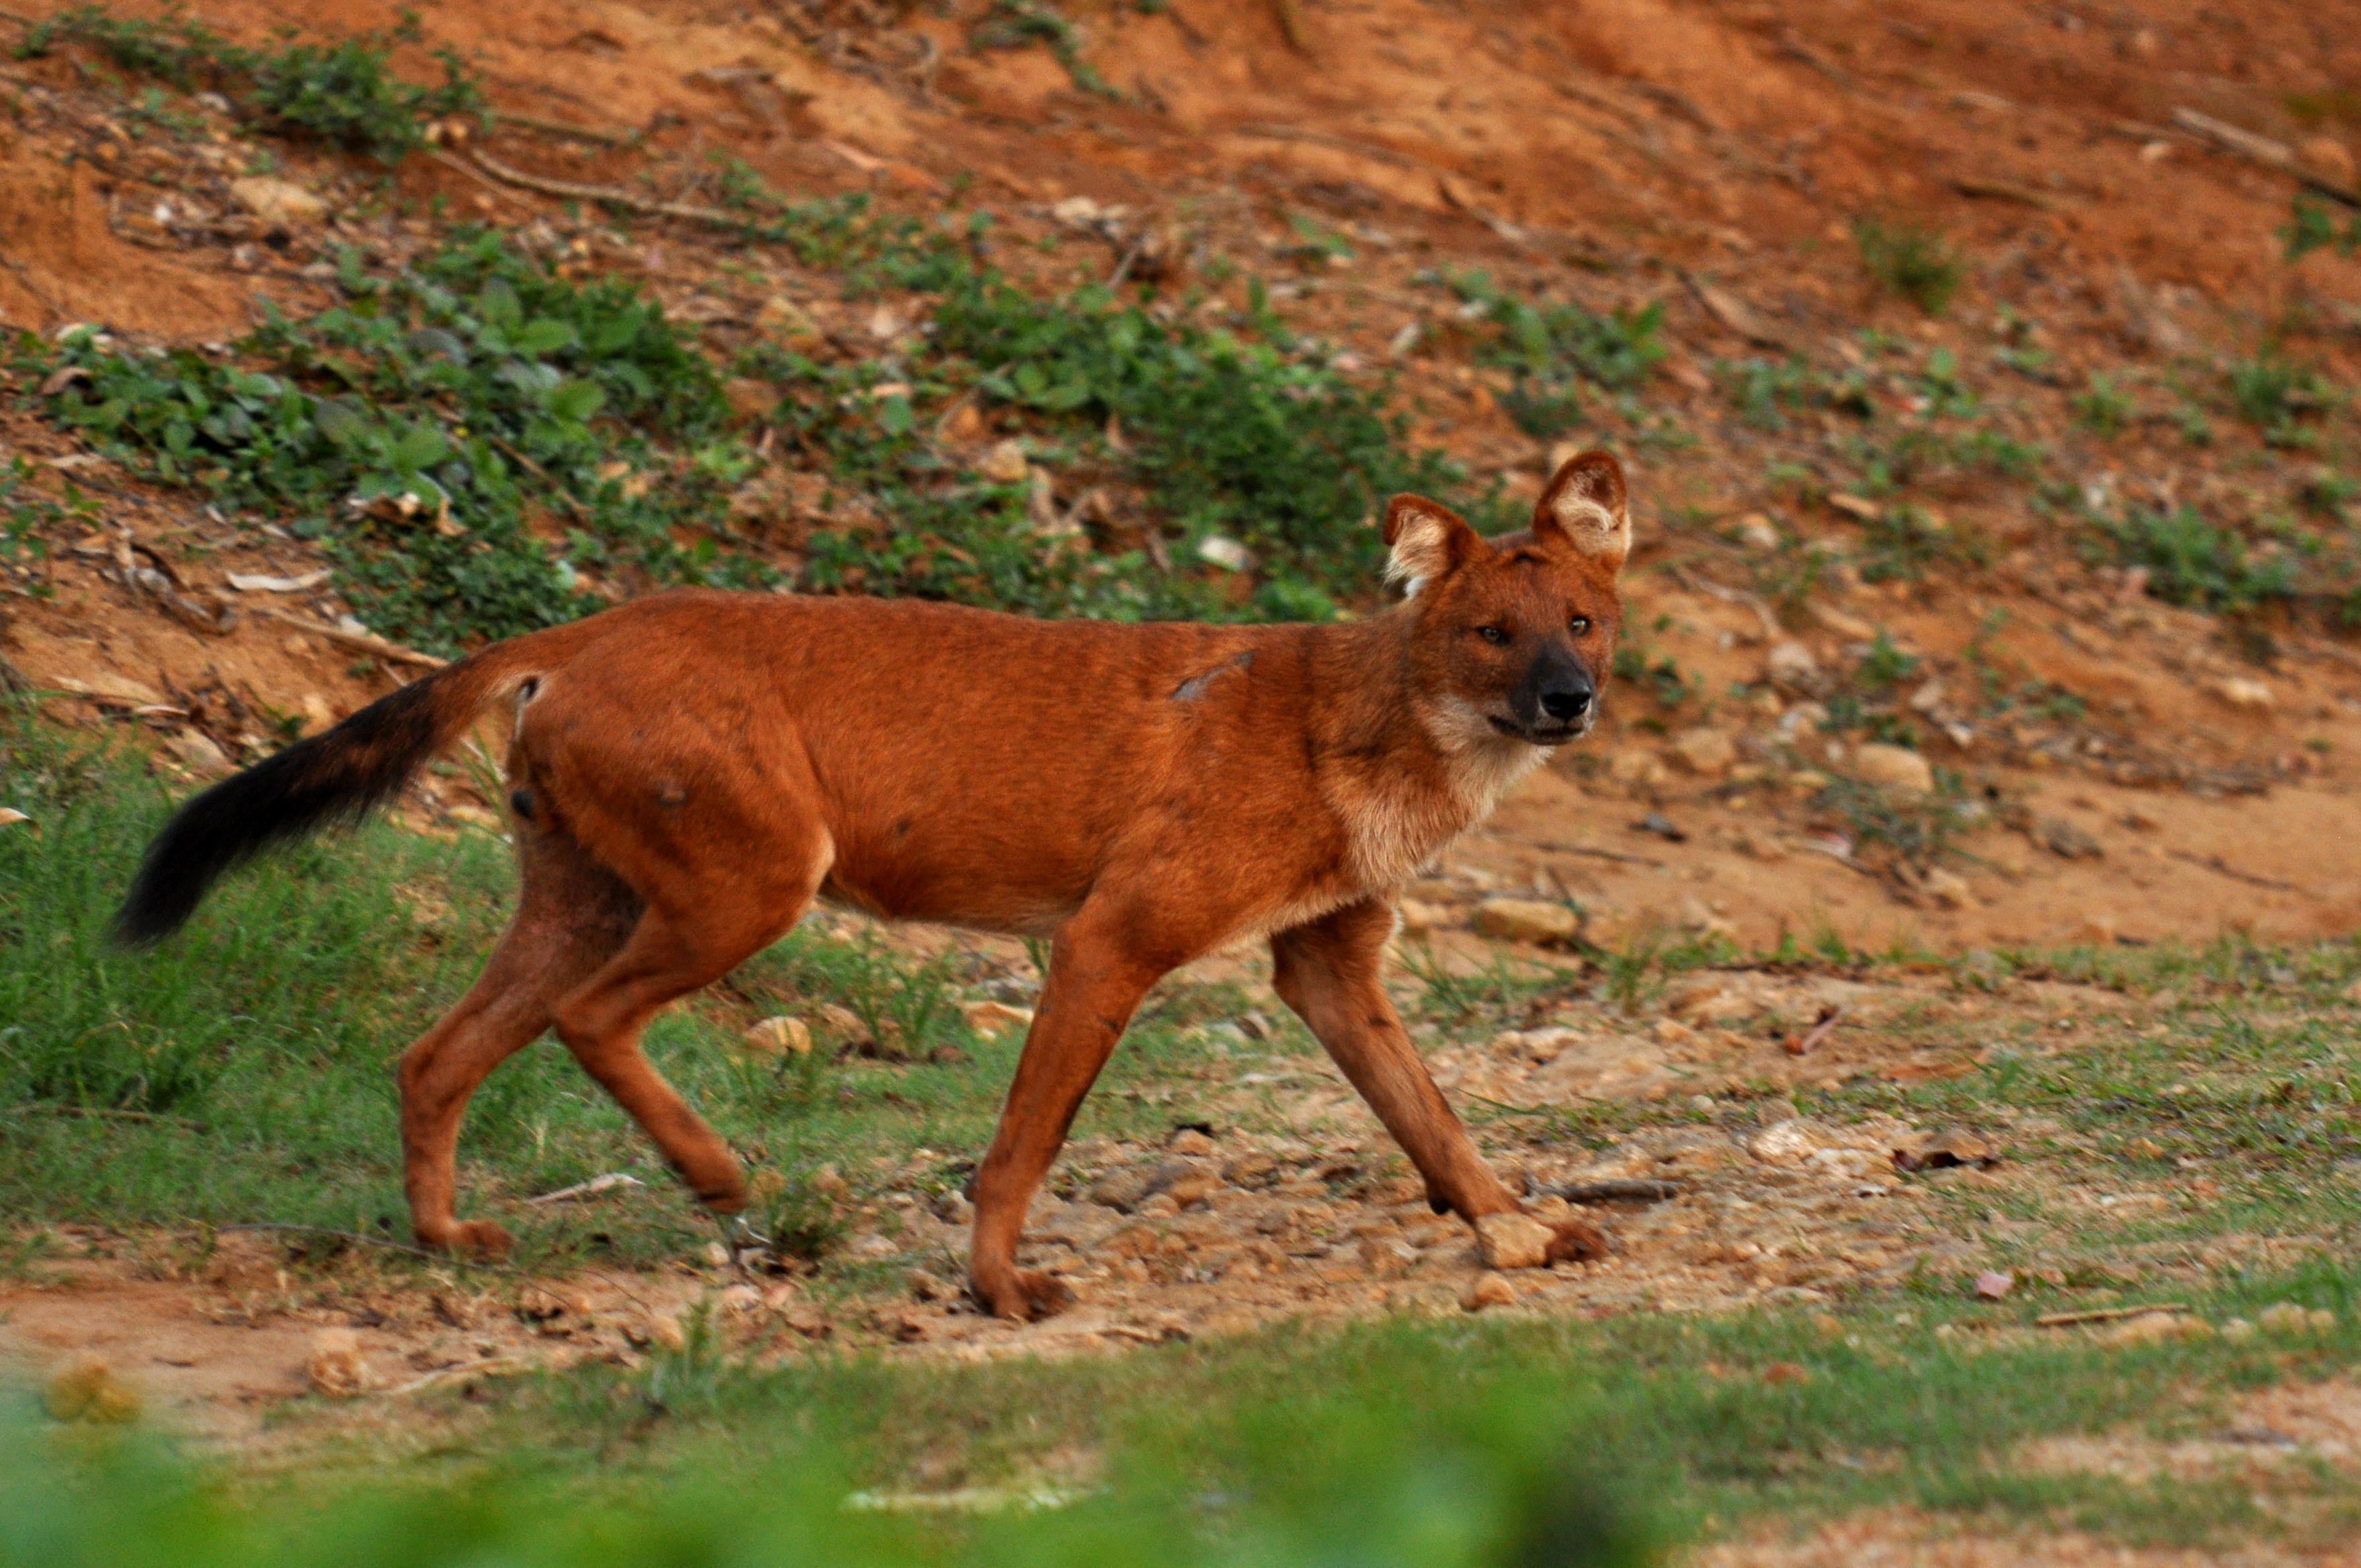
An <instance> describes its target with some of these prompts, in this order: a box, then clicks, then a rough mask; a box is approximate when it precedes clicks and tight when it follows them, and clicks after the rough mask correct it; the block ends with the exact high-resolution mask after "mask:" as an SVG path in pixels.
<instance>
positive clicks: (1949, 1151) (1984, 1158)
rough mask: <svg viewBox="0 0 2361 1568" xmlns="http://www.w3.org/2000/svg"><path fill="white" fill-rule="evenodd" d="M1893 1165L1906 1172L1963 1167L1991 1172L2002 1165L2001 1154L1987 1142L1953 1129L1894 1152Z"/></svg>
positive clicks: (1972, 1134) (1968, 1133)
mask: <svg viewBox="0 0 2361 1568" xmlns="http://www.w3.org/2000/svg"><path fill="white" fill-rule="evenodd" d="M1999 1163H2000V1151H1999V1150H1998V1149H1995V1148H1994V1147H1993V1146H1992V1144H1991V1142H1990V1141H1989V1140H1988V1139H1985V1138H1982V1137H1980V1136H1978V1135H1976V1134H1974V1133H1971V1132H1966V1131H1963V1130H1960V1129H1958V1128H1953V1129H1949V1130H1947V1131H1945V1132H1940V1133H1938V1134H1936V1135H1934V1136H1933V1137H1931V1138H1928V1139H1927V1141H1926V1142H1924V1143H1921V1144H1918V1145H1916V1146H1904V1147H1902V1148H1897V1149H1895V1150H1894V1165H1895V1167H1896V1168H1900V1169H1903V1170H1946V1169H1949V1168H1953V1167H1957V1166H1963V1165H1968V1166H1974V1167H1976V1168H1979V1169H1990V1168H1992V1167H1993V1166H1995V1165H1998V1164H1999Z"/></svg>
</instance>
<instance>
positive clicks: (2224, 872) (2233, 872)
mask: <svg viewBox="0 0 2361 1568" xmlns="http://www.w3.org/2000/svg"><path fill="white" fill-rule="evenodd" d="M2165 853H2166V854H2168V855H2169V856H2171V857H2172V858H2173V859H2174V860H2176V861H2187V862H2188V863H2189V864H2191V865H2192V866H2200V867H2202V868H2203V869H2204V870H2206V871H2209V872H2213V874H2214V875H2216V876H2225V877H2228V878H2229V879H2230V880H2231V881H2232V882H2242V883H2246V885H2247V886H2248V887H2267V888H2269V889H2270V890H2271V891H2272V892H2273V893H2301V892H2302V891H2303V889H2302V888H2301V887H2298V886H2297V885H2296V884H2295V883H2291V882H2280V881H2278V880H2277V879H2276V878H2272V877H2267V876H2257V875H2255V874H2254V873H2253V872H2242V871H2239V870H2238V869H2236V868H2235V867H2234V866H2231V865H2227V864H2225V863H2224V861H2223V859H2222V857H2221V856H2219V855H2202V856H2201V855H2192V854H2191V853H2190V852H2189V851H2188V850H2166V851H2165Z"/></svg>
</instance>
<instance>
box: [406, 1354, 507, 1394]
mask: <svg viewBox="0 0 2361 1568" xmlns="http://www.w3.org/2000/svg"><path fill="white" fill-rule="evenodd" d="M523 1365H525V1362H524V1360H523V1359H522V1357H520V1356H514V1355H492V1356H487V1357H485V1358H484V1359H483V1360H481V1361H469V1362H464V1363H462V1364H461V1365H457V1366H446V1367H445V1368H443V1370H441V1371H440V1372H430V1373H428V1374H427V1375H426V1376H423V1377H413V1378H412V1379H411V1380H410V1381H409V1382H407V1383H397V1384H395V1385H394V1386H393V1387H390V1388H380V1389H379V1390H378V1394H379V1397H380V1398H391V1397H393V1396H394V1395H396V1394H415V1393H417V1392H418V1391H419V1390H420V1389H421V1388H431V1387H434V1385H435V1384H437V1383H447V1382H449V1381H450V1380H451V1379H452V1378H454V1377H467V1376H473V1375H474V1374H476V1373H478V1372H489V1371H491V1370H493V1369H494V1368H495V1367H500V1368H506V1367H511V1366H516V1367H522V1366H523Z"/></svg>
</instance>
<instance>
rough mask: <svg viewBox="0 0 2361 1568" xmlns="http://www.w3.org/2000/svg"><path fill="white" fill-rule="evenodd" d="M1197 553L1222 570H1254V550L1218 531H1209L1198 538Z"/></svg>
mask: <svg viewBox="0 0 2361 1568" xmlns="http://www.w3.org/2000/svg"><path fill="white" fill-rule="evenodd" d="M1197 554H1198V557H1199V558H1200V559H1202V560H1205V561H1210V562H1212V563H1213V565H1216V566H1219V567H1220V568H1221V569H1222V570H1223V571H1224V572H1251V571H1253V570H1254V564H1255V558H1254V552H1253V551H1251V550H1249V549H1247V548H1246V546H1245V545H1243V544H1241V543H1238V542H1237V541H1236V540H1235V539H1228V538H1224V536H1223V535H1221V534H1218V533H1209V534H1207V535H1206V536H1205V537H1204V538H1202V539H1201V540H1199V541H1198V542H1197Z"/></svg>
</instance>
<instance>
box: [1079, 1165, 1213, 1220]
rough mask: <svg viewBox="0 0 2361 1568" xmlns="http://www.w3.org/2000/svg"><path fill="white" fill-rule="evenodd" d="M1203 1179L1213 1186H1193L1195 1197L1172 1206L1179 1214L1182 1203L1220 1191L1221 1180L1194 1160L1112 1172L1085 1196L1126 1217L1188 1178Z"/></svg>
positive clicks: (1084, 1194) (1192, 1191)
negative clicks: (1200, 1177)
mask: <svg viewBox="0 0 2361 1568" xmlns="http://www.w3.org/2000/svg"><path fill="white" fill-rule="evenodd" d="M1200 1175H1202V1176H1203V1177H1205V1178H1206V1179H1207V1181H1208V1182H1209V1183H1210V1185H1204V1186H1202V1187H1201V1186H1199V1185H1197V1184H1194V1183H1191V1186H1190V1188H1189V1190H1190V1191H1191V1193H1192V1194H1193V1195H1194V1196H1193V1197H1191V1198H1185V1199H1183V1198H1176V1199H1175V1200H1174V1201H1173V1202H1174V1207H1175V1209H1176V1210H1177V1209H1178V1208H1179V1207H1180V1205H1181V1204H1182V1203H1185V1202H1192V1201H1195V1199H1196V1198H1201V1197H1203V1196H1204V1195H1205V1194H1206V1193H1208V1192H1211V1191H1213V1190H1214V1189H1216V1188H1218V1187H1220V1186H1221V1184H1222V1181H1221V1178H1220V1177H1218V1176H1215V1175H1213V1173H1212V1172H1211V1171H1208V1170H1205V1169H1204V1168H1203V1167H1202V1166H1200V1165H1198V1164H1197V1162H1196V1161H1194V1160H1189V1159H1167V1160H1161V1161H1159V1162H1158V1163H1157V1164H1155V1165H1152V1166H1151V1165H1131V1166H1126V1167H1124V1168H1122V1169H1120V1170H1110V1171H1108V1172H1107V1173H1106V1174H1105V1175H1104V1176H1102V1177H1100V1178H1099V1179H1097V1180H1096V1181H1093V1182H1092V1183H1091V1185H1090V1187H1089V1189H1088V1190H1086V1191H1085V1192H1084V1193H1083V1194H1082V1196H1083V1197H1084V1198H1086V1199H1088V1200H1089V1201H1091V1202H1093V1203H1099V1204H1104V1206H1105V1207H1107V1208H1109V1209H1114V1210H1117V1211H1119V1212H1123V1213H1126V1214H1127V1213H1131V1212H1134V1211H1136V1210H1137V1209H1138V1208H1140V1206H1141V1205H1143V1204H1144V1203H1146V1202H1147V1201H1148V1200H1149V1199H1150V1198H1153V1197H1155V1196H1157V1195H1158V1194H1159V1193H1162V1192H1164V1191H1166V1190H1169V1189H1170V1188H1172V1187H1174V1186H1175V1185H1176V1184H1179V1183H1180V1182H1182V1181H1184V1180H1186V1179H1189V1178H1191V1177H1196V1176H1200Z"/></svg>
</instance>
